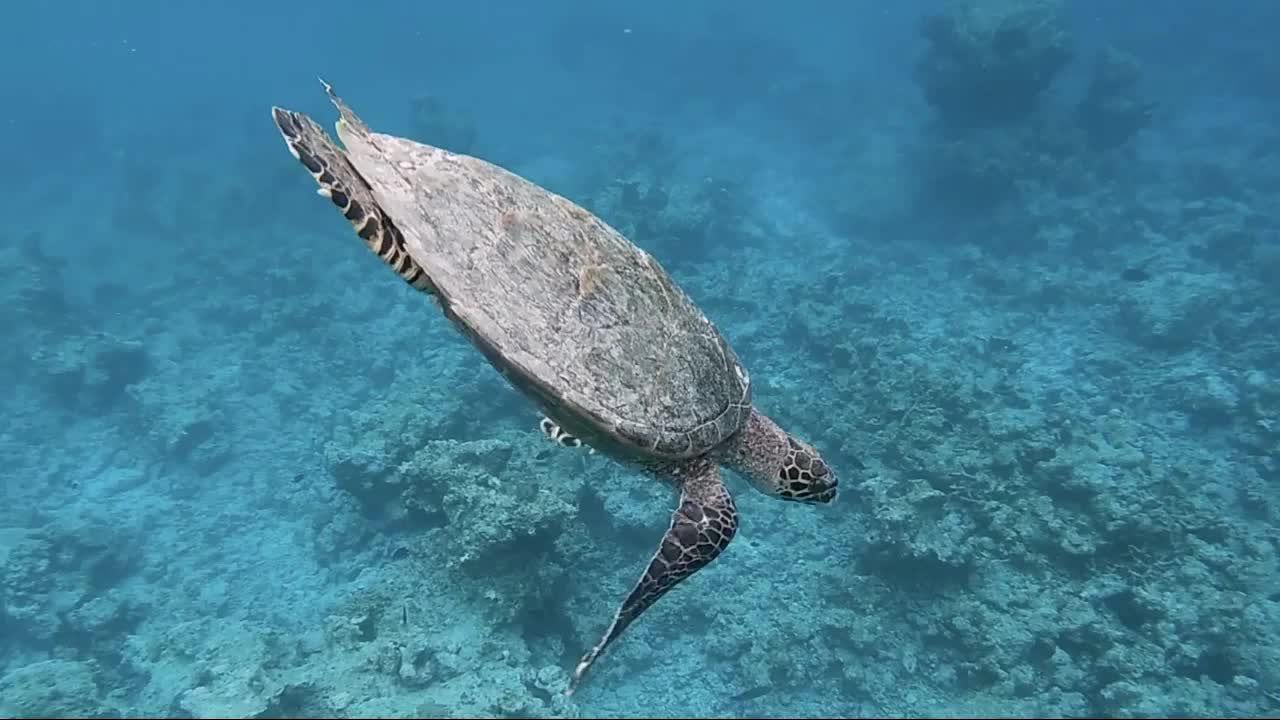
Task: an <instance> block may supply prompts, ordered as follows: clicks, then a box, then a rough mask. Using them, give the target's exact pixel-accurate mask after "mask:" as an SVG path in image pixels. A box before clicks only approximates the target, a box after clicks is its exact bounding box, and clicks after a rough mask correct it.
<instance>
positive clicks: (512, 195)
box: [272, 80, 838, 694]
mask: <svg viewBox="0 0 1280 720" xmlns="http://www.w3.org/2000/svg"><path fill="white" fill-rule="evenodd" d="M321 84H322V85H323V86H324V89H325V93H326V94H327V96H328V98H329V101H330V102H332V104H333V105H334V106H335V107H336V108H337V112H338V119H337V121H336V123H335V129H336V135H337V139H338V140H340V141H341V143H342V146H343V147H342V148H339V146H338V145H337V144H336V143H335V142H334V140H332V139H331V138H330V137H329V136H328V135H327V134H326V132H325V131H324V130H323V129H322V128H321V127H320V126H319V125H318V124H317V123H316V122H315V121H314V120H312V119H311V118H310V117H308V116H307V115H305V114H302V113H300V112H295V111H290V110H286V109H283V108H281V107H278V106H273V107H272V118H273V119H274V121H275V124H276V126H277V128H278V129H279V131H280V133H281V135H282V136H283V137H284V141H285V144H286V145H287V146H288V149H289V151H290V152H291V153H292V154H293V156H294V157H295V158H296V159H297V160H298V162H300V163H301V164H302V165H303V167H305V168H306V169H307V172H309V173H310V174H311V176H312V178H314V179H315V182H316V183H317V184H318V185H319V188H318V191H317V192H318V193H319V194H320V195H322V196H324V197H326V198H328V199H329V200H330V201H331V202H332V204H333V205H335V206H337V208H338V209H339V210H340V211H341V212H342V215H343V217H345V218H346V219H347V221H348V222H349V223H350V224H351V226H352V227H353V228H354V229H355V233H356V235H357V236H359V237H360V239H362V240H363V241H364V243H365V244H366V245H367V246H368V247H369V249H370V250H372V251H373V252H374V253H375V254H376V255H377V256H378V257H379V258H381V259H382V260H383V261H384V262H385V263H386V264H387V265H388V266H390V267H391V268H392V269H393V270H394V271H395V272H396V274H397V275H399V276H400V278H401V279H402V280H403V281H404V282H406V283H408V284H409V285H411V286H412V287H414V288H416V289H418V290H420V291H422V292H423V293H426V294H428V295H429V296H431V297H432V298H433V299H434V300H435V303H436V305H437V306H438V307H439V309H440V310H441V311H442V312H443V314H444V315H445V317H447V318H448V319H449V321H451V322H452V324H453V325H454V326H455V327H456V328H457V329H458V330H459V331H460V332H461V333H462V334H463V335H464V336H465V337H466V338H467V339H468V340H469V341H470V342H471V344H472V345H474V347H475V348H476V349H478V350H479V351H480V352H481V353H482V354H483V356H484V357H485V358H486V359H487V360H488V362H489V363H490V364H492V366H493V367H494V368H496V369H497V370H498V371H499V372H500V373H501V374H502V375H503V377H505V378H506V379H507V381H508V382H509V383H511V385H512V386H513V387H514V388H516V389H517V390H519V391H520V392H522V393H524V394H525V395H526V396H527V397H528V398H530V399H531V400H532V401H533V403H534V404H535V406H536V407H538V408H539V409H540V410H541V419H540V421H539V425H540V427H541V430H542V432H543V433H545V434H546V435H547V436H549V437H551V438H552V439H554V440H556V441H557V442H559V443H560V444H562V445H569V446H586V447H589V448H591V449H592V450H593V451H598V452H599V453H601V454H604V455H606V456H607V457H610V458H613V459H614V460H617V461H619V462H622V463H625V464H627V465H628V466H630V467H632V468H636V469H638V470H640V471H643V472H642V476H648V477H656V478H660V479H662V480H663V481H666V482H668V483H669V484H670V485H671V486H672V487H673V489H675V490H678V492H679V500H678V503H677V505H676V507H675V509H674V511H673V513H672V515H671V522H670V525H669V527H668V528H667V530H666V532H665V534H664V535H663V537H662V539H661V541H660V542H659V544H658V548H657V550H656V552H655V553H654V554H653V557H652V558H651V559H650V561H649V563H648V565H647V566H646V567H645V569H644V571H643V573H641V575H640V577H639V579H638V580H637V581H636V582H635V585H634V586H633V587H632V589H631V591H630V593H629V594H628V595H627V596H626V598H625V599H624V600H623V601H622V603H621V604H620V605H619V606H618V608H617V610H616V612H615V613H614V616H613V619H612V621H611V622H610V623H609V625H608V627H607V628H606V629H605V631H604V633H603V635H602V636H601V637H600V639H599V640H598V642H596V643H595V645H593V646H592V647H591V648H590V649H589V650H587V651H586V653H585V654H584V655H583V656H582V659H581V661H580V662H579V663H578V664H577V666H576V667H575V668H574V670H573V672H572V674H571V677H570V679H569V682H568V684H567V686H566V688H565V693H566V694H571V693H572V692H573V691H574V689H575V688H576V687H577V686H578V685H579V683H580V682H581V680H582V678H583V675H584V673H586V671H587V670H588V668H589V667H591V665H592V663H593V662H595V661H596V660H597V658H599V657H600V655H601V653H603V652H604V650H605V648H606V647H608V646H609V644H610V643H612V642H613V641H614V640H616V639H617V638H618V637H619V636H620V635H621V634H622V633H623V631H624V630H625V629H626V628H627V627H628V626H629V625H631V624H632V623H633V622H635V620H636V619H637V618H639V617H640V616H641V614H642V613H644V612H645V610H646V609H648V608H649V607H650V606H652V605H653V603H654V602H656V601H657V600H658V599H659V598H661V597H662V596H663V595H665V594H666V593H667V592H668V591H670V590H671V589H672V588H673V587H675V586H676V585H677V584H678V583H680V582H682V581H684V580H687V579H688V578H689V577H690V576H691V575H693V574H694V573H695V572H697V571H698V570H699V569H701V568H703V567H704V566H706V565H707V564H708V563H710V562H711V561H712V560H714V559H715V558H716V557H717V556H719V555H720V553H721V552H723V551H724V549H725V548H726V547H727V546H728V545H729V543H730V542H731V541H732V540H733V538H734V536H735V534H736V533H737V529H738V511H737V508H736V506H735V504H734V500H733V497H732V495H731V494H730V492H729V490H728V489H727V487H726V485H725V483H724V482H723V481H722V478H721V467H725V468H728V469H730V470H733V471H735V472H736V473H737V474H739V475H741V476H742V477H744V478H745V479H746V480H747V481H748V482H749V484H750V485H752V486H753V487H755V488H756V489H757V490H760V491H762V492H764V493H766V494H768V495H770V496H773V497H776V498H780V499H782V500H789V501H795V502H801V503H810V504H819V503H830V502H832V501H833V500H835V498H836V495H837V485H838V482H837V479H836V474H835V473H834V472H833V471H832V469H831V468H830V466H828V464H827V463H826V462H825V461H824V460H823V459H822V458H821V457H820V456H819V453H818V452H817V451H816V450H815V449H814V447H813V446H812V445H810V444H809V443H807V442H805V441H804V440H801V439H799V438H797V437H794V436H792V435H791V434H789V433H788V432H786V431H785V430H783V429H782V428H781V427H779V426H778V424H777V423H775V422H774V421H773V420H772V419H770V418H769V417H768V416H767V415H765V414H764V413H762V412H761V411H760V410H759V409H758V408H756V407H755V406H754V405H753V403H752V394H751V379H750V375H749V374H748V372H747V369H746V368H745V367H743V364H742V363H741V362H740V361H739V359H738V357H737V356H736V355H735V353H734V351H733V349H732V348H730V346H729V344H728V342H727V341H726V340H725V338H724V337H723V336H722V335H721V333H720V332H719V331H718V330H717V328H716V326H715V325H714V324H712V322H711V321H710V320H708V319H707V317H706V316H705V315H704V314H703V313H702V311H701V310H699V308H698V307H697V306H696V305H695V304H694V303H693V302H692V301H691V300H690V298H689V297H688V296H687V295H686V294H685V292H684V291H682V290H681V288H680V287H678V286H677V285H676V284H675V282H674V281H673V280H672V278H671V277H670V276H669V275H668V274H667V273H666V272H665V271H664V270H663V268H662V267H661V266H660V265H659V263H658V262H657V261H656V260H655V259H654V258H653V257H652V256H651V255H649V254H648V253H646V252H645V251H644V250H642V249H640V248H639V247H637V246H636V245H634V244H632V243H631V242H630V241H629V240H628V239H627V238H625V237H624V236H623V235H622V234H620V233H619V232H618V231H617V230H615V229H614V228H613V227H611V226H610V225H608V224H607V223H606V222H604V221H603V220H601V219H599V218H598V217H596V216H595V215H593V214H592V213H590V212H588V211H587V210H586V209H584V208H582V207H580V206H579V205H577V204H575V203H573V202H571V201H570V200H568V199H566V198H565V197H562V196H561V195H558V194H556V193H554V192H551V191H549V190H547V189H545V188H543V187H540V186H539V185H537V184H535V183H533V182H531V181H529V180H527V179H525V178H523V177H521V176H519V175H517V174H514V173H512V172H510V171H508V170H506V169H504V168H502V167H499V166H497V165H495V164H492V163H490V162H487V161H485V160H482V159H480V158H477V157H472V156H469V155H462V154H457V153H453V152H449V151H446V150H444V149H442V148H438V147H432V146H430V145H426V144H423V143H420V142H415V141H413V140H409V139H406V138H403V137H396V136H393V135H388V134H383V133H378V132H374V131H372V130H370V128H369V127H368V126H367V125H366V124H365V123H364V122H363V121H362V120H361V119H360V118H359V117H358V116H357V115H356V114H355V113H354V112H353V111H352V110H351V108H350V107H348V106H347V104H346V103H345V102H344V101H343V100H342V99H341V98H340V97H339V96H338V95H337V94H336V93H335V92H334V90H333V88H332V87H331V86H330V85H329V84H328V83H326V82H324V80H321Z"/></svg>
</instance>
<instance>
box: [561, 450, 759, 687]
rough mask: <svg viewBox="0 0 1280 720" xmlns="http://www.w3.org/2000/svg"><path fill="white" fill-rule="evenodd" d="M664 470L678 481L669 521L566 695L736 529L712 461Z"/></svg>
mask: <svg viewBox="0 0 1280 720" xmlns="http://www.w3.org/2000/svg"><path fill="white" fill-rule="evenodd" d="M663 472H664V474H666V475H668V476H669V477H672V478H674V479H675V480H676V481H677V482H678V483H679V485H680V506H679V507H678V508H676V511H675V512H674V513H672V515H671V526H670V527H669V528H668V529H667V533H666V535H664V536H663V538H662V543H661V544H660V545H659V546H658V551H657V552H656V553H654V555H653V559H652V560H650V561H649V567H648V568H646V569H645V571H644V574H643V575H641V576H640V580H639V581H638V582H637V583H636V585H635V587H634V588H633V589H632V590H631V594H630V595H628V596H627V599H626V600H625V601H624V602H623V603H622V606H621V607H619V608H618V611H617V613H616V614H615V615H614V617H613V622H612V623H610V624H609V629H608V630H607V631H605V634H604V636H603V637H602V638H601V639H600V642H598V643H596V645H595V647H593V648H591V650H589V651H588V652H587V654H586V655H584V656H583V657H582V660H581V661H580V662H579V663H578V666H577V667H576V668H575V669H574V671H573V677H572V679H571V680H570V681H569V687H568V688H567V689H566V690H565V693H566V694H572V693H573V691H574V690H575V689H576V688H577V686H578V683H579V682H581V681H582V677H583V675H584V674H586V672H587V669H588V668H590V667H591V664H592V663H593V662H595V661H596V658H598V657H600V655H601V653H603V652H604V649H605V648H606V647H608V645H609V643H611V642H613V641H614V640H615V639H616V638H617V637H618V636H619V635H621V634H622V631H623V630H626V628H627V626H628V625H630V624H631V623H632V622H634V621H635V620H636V618H638V617H640V615H641V614H642V613H643V612H644V611H645V610H647V609H648V608H649V606H650V605H653V604H654V603H655V602H657V600H658V598H660V597H662V596H663V595H665V594H666V593H667V591H668V590H670V589H671V588H673V587H675V586H676V585H677V584H678V583H679V582H680V581H681V580H684V579H685V578H688V577H689V576H690V575H692V574H694V573H695V572H697V571H698V570H699V569H701V568H702V567H703V566H705V565H706V564H707V563H709V562H711V561H712V560H714V559H715V558H716V557H717V556H718V555H719V554H720V553H721V552H722V551H723V550H724V549H725V548H726V547H728V546H729V541H731V540H733V536H734V534H735V533H736V532H737V530H738V510H737V508H736V507H735V506H734V503H733V498H732V497H731V496H730V495H729V491H728V490H727V489H726V488H725V486H724V484H723V483H722V482H721V480H720V469H719V467H717V466H716V465H715V464H714V463H712V462H709V461H707V460H695V461H691V462H689V463H686V464H684V465H678V466H674V467H672V468H668V469H666V470H665V471H663Z"/></svg>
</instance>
